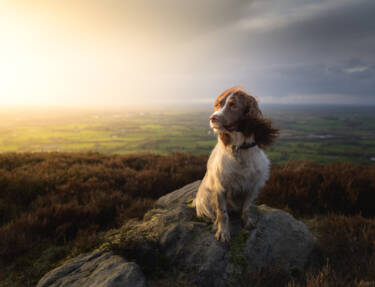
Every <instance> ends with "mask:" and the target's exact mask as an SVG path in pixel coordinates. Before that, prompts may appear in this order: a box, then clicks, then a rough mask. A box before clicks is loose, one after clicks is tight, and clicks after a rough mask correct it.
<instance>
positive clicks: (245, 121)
mask: <svg viewBox="0 0 375 287" xmlns="http://www.w3.org/2000/svg"><path fill="white" fill-rule="evenodd" d="M244 100H245V111H244V114H243V117H242V118H241V120H240V122H239V124H238V131H240V132H242V133H243V134H244V136H245V137H250V136H252V135H253V136H254V140H255V142H256V144H257V145H258V146H259V147H260V148H266V147H268V146H270V145H272V144H273V143H274V142H275V140H276V138H277V137H278V135H279V130H278V129H277V128H275V127H273V126H272V122H271V120H269V119H266V118H264V117H263V114H262V112H261V110H260V108H259V105H258V101H257V100H256V99H255V98H254V97H252V96H250V95H245V97H244Z"/></svg>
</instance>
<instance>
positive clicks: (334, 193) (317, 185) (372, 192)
mask: <svg viewBox="0 0 375 287" xmlns="http://www.w3.org/2000/svg"><path fill="white" fill-rule="evenodd" d="M258 201H259V202H260V203H266V204H268V205H270V206H273V207H276V208H281V209H286V210H288V211H291V212H292V213H293V214H294V215H296V216H304V217H306V216H313V215H314V214H329V213H339V214H346V215H351V214H359V213H361V214H362V215H363V216H366V217H372V216H375V205H374V204H372V203H373V202H375V165H368V166H361V165H356V164H351V163H329V164H326V165H324V166H322V165H318V164H316V163H309V162H290V163H288V164H285V165H284V166H274V167H273V168H272V172H271V176H270V179H269V180H268V182H267V184H266V186H265V188H264V189H263V190H262V192H261V193H260V196H259V199H258Z"/></svg>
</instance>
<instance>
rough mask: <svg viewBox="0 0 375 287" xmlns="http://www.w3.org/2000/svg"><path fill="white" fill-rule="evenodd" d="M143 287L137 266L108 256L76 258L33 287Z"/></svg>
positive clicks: (111, 255) (141, 275)
mask: <svg viewBox="0 0 375 287" xmlns="http://www.w3.org/2000/svg"><path fill="white" fill-rule="evenodd" d="M55 286H56V287H90V286H91V287H92V286H96V287H123V286H132V287H133V286H134V287H145V286H146V280H145V278H144V276H143V273H142V271H141V269H140V268H139V266H138V265H137V264H135V263H129V262H126V261H125V260H124V259H123V258H122V257H120V256H118V255H114V254H113V253H112V252H104V251H100V250H97V251H94V252H92V253H89V254H82V255H79V256H77V257H75V258H73V259H71V260H69V261H67V262H66V263H65V264H64V265H62V266H61V267H59V268H56V269H54V270H52V271H50V272H48V273H47V274H46V275H45V276H44V277H43V278H42V279H41V280H40V281H39V283H38V285H37V287H55Z"/></svg>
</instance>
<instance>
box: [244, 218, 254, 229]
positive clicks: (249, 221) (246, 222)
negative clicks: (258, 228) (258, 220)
mask: <svg viewBox="0 0 375 287" xmlns="http://www.w3.org/2000/svg"><path fill="white" fill-rule="evenodd" d="M243 227H244V228H245V229H247V230H251V229H254V228H255V223H254V221H253V220H252V219H251V218H249V217H247V218H246V220H244V221H243Z"/></svg>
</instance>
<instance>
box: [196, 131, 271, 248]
mask: <svg viewBox="0 0 375 287" xmlns="http://www.w3.org/2000/svg"><path fill="white" fill-rule="evenodd" d="M231 139H232V146H237V147H238V146H240V145H241V144H243V143H244V142H247V143H250V142H253V138H252V137H250V138H244V136H243V134H242V133H240V132H232V133H231ZM232 146H225V145H224V144H223V142H222V141H221V140H220V138H219V141H218V143H217V144H216V146H215V148H214V149H213V151H212V152H211V155H210V158H209V159H208V162H207V172H206V174H205V176H204V178H203V180H202V183H201V185H200V187H199V189H198V193H197V196H196V200H195V205H196V211H197V215H198V216H199V217H208V218H210V219H211V220H213V221H215V222H216V221H218V218H217V213H218V212H220V211H224V213H225V214H227V211H228V212H229V211H237V212H238V211H239V212H242V218H243V220H245V221H246V220H250V219H248V215H247V212H248V211H249V208H250V206H251V204H252V203H253V202H254V200H255V198H256V197H257V196H258V193H259V190H260V189H261V188H262V187H263V186H264V184H265V183H266V181H267V179H268V177H269V168H270V162H269V160H268V158H267V156H266V155H265V153H264V152H263V150H262V149H260V148H259V147H258V146H255V147H252V148H249V149H237V150H233V148H232ZM237 193H241V194H240V195H241V196H240V197H241V198H243V200H242V201H241V202H237V201H236V200H235V199H234V198H237V196H236V195H237ZM216 194H217V196H218V197H220V196H221V198H222V199H224V198H225V203H224V208H221V207H220V208H221V210H219V211H217V205H216V204H215V203H214V202H213V201H215V196H216ZM218 200H220V199H218ZM221 206H223V205H222V204H221ZM227 221H228V220H227ZM246 224H247V225H252V223H251V222H245V225H246ZM218 227H219V230H218V233H220V234H218V233H217V234H216V237H217V238H218V239H219V240H221V241H228V240H229V238H230V235H229V225H228V224H225V223H224V224H223V225H222V226H221V227H220V226H218Z"/></svg>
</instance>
